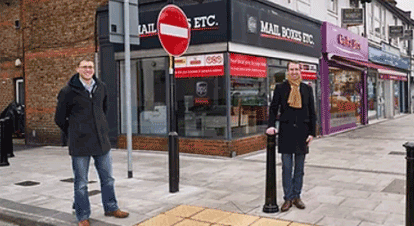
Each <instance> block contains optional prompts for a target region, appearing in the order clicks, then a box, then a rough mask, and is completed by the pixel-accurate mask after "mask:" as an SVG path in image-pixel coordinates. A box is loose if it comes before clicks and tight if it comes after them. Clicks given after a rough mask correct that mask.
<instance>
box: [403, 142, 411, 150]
mask: <svg viewBox="0 0 414 226" xmlns="http://www.w3.org/2000/svg"><path fill="white" fill-rule="evenodd" d="M403 147H405V148H406V149H407V151H408V150H413V149H414V142H406V143H405V144H403Z"/></svg>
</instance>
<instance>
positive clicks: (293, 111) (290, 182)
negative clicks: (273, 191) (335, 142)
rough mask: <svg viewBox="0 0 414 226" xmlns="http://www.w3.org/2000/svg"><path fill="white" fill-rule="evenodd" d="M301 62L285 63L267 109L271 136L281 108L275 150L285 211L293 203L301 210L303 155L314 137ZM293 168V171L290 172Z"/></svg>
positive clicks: (313, 116) (313, 117) (310, 96)
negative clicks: (284, 74) (284, 76)
mask: <svg viewBox="0 0 414 226" xmlns="http://www.w3.org/2000/svg"><path fill="white" fill-rule="evenodd" d="M300 66H301V65H300V63H299V62H297V61H291V62H289V63H288V69H287V80H286V81H284V82H283V83H281V84H278V85H277V86H276V88H275V90H274V94H273V100H272V103H271V105H270V109H269V124H268V127H269V128H268V129H267V130H266V133H267V134H269V135H274V134H276V133H277V132H278V131H277V129H276V128H275V122H276V116H277V114H278V111H279V110H280V117H279V137H278V152H279V153H281V154H282V181H283V192H284V197H283V198H284V200H285V202H284V204H283V205H282V208H281V211H282V212H284V211H287V210H289V209H290V207H292V204H293V205H295V206H296V207H297V208H299V209H304V208H305V204H304V203H303V201H302V200H301V198H300V194H301V192H302V184H303V175H304V166H305V156H306V154H307V153H308V152H309V144H310V142H311V141H312V139H313V137H314V136H315V130H316V126H315V124H316V113H315V101H314V97H313V91H312V87H310V86H308V85H306V84H304V83H302V82H301V81H302V78H301V68H300ZM292 168H294V173H293V175H292Z"/></svg>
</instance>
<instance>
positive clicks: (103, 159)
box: [72, 151, 118, 221]
mask: <svg viewBox="0 0 414 226" xmlns="http://www.w3.org/2000/svg"><path fill="white" fill-rule="evenodd" d="M92 157H93V159H94V163H95V168H96V171H97V172H98V175H99V180H100V182H101V193H102V204H103V207H104V210H105V212H110V211H115V210H117V209H118V204H117V201H116V198H115V189H114V182H115V179H114V178H113V176H112V156H111V151H109V152H108V153H106V154H104V155H94V156H92ZM90 159H91V156H72V168H73V175H74V181H75V183H74V192H75V202H74V205H75V211H76V219H77V220H78V221H83V220H86V219H89V217H90V215H91V205H90V203H89V195H88V171H89V162H90Z"/></svg>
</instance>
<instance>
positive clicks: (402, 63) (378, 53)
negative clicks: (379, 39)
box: [369, 47, 410, 70]
mask: <svg viewBox="0 0 414 226" xmlns="http://www.w3.org/2000/svg"><path fill="white" fill-rule="evenodd" d="M369 60H370V61H372V62H376V63H379V64H384V65H390V66H393V67H396V68H401V69H405V70H409V68H410V58H408V57H401V56H399V55H395V54H391V53H389V52H385V51H382V50H380V49H377V48H373V47H369Z"/></svg>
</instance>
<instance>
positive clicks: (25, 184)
mask: <svg viewBox="0 0 414 226" xmlns="http://www.w3.org/2000/svg"><path fill="white" fill-rule="evenodd" d="M38 184H40V182H36V181H30V180H27V181H22V182H19V183H15V185H19V186H23V187H29V186H34V185H38Z"/></svg>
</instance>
